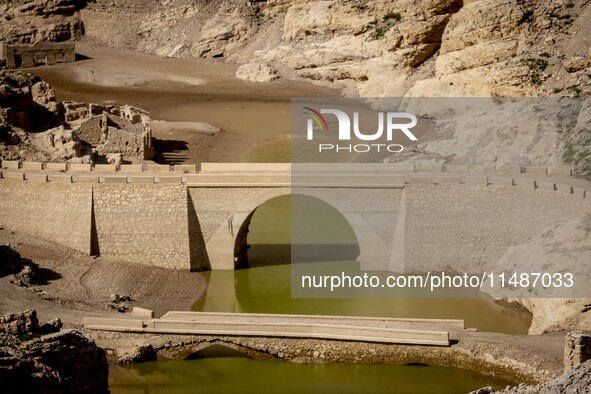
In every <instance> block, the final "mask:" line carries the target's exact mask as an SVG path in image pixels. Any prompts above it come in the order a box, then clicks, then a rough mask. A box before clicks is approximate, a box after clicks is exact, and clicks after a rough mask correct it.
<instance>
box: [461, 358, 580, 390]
mask: <svg viewBox="0 0 591 394" xmlns="http://www.w3.org/2000/svg"><path fill="white" fill-rule="evenodd" d="M589 387H591V361H588V362H586V363H584V364H580V365H579V366H578V367H576V368H575V369H573V370H572V371H569V372H566V373H565V374H564V375H562V376H560V377H558V378H556V379H554V380H551V381H549V382H548V383H544V384H540V385H538V386H528V385H526V384H521V385H519V386H518V387H508V388H506V389H505V390H501V391H496V390H494V389H493V388H491V387H486V388H482V389H480V390H476V391H473V392H471V393H470V394H492V393H497V394H565V393H568V394H570V393H572V394H575V393H588V392H589Z"/></svg>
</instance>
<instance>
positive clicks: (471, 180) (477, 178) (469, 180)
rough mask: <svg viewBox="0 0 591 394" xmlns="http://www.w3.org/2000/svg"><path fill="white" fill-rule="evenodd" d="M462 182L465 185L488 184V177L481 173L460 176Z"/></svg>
mask: <svg viewBox="0 0 591 394" xmlns="http://www.w3.org/2000/svg"><path fill="white" fill-rule="evenodd" d="M461 181H462V183H465V184H466V185H482V186H488V177H486V176H482V175H467V176H463V177H462V178H461Z"/></svg>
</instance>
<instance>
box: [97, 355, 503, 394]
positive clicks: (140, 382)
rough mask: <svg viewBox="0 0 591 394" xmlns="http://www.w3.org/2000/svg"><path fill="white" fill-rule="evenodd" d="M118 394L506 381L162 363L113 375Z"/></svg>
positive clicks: (343, 367)
mask: <svg viewBox="0 0 591 394" xmlns="http://www.w3.org/2000/svg"><path fill="white" fill-rule="evenodd" d="M109 380H110V384H109V388H110V389H111V393H113V394H136V393H143V394H147V393H149V394H160V393H172V394H181V393H216V394H220V393H261V394H264V393H285V394H290V393H293V394H301V393H310V394H313V393H319V394H320V393H322V394H326V393H339V394H347V393H360V394H371V393H404V394H415V393H416V394H428V393H438V394H456V393H468V392H470V391H471V390H474V389H477V388H480V387H483V386H493V387H495V388H503V387H505V386H506V385H507V382H506V381H503V380H500V379H496V378H493V377H490V376H486V375H482V374H479V373H477V372H471V371H466V370H462V369H457V368H439V367H425V366H396V365H376V364H294V363H290V362H287V361H254V360H249V359H245V358H206V359H197V360H186V361H158V362H149V363H144V364H137V365H133V366H128V367H121V366H114V367H112V368H111V370H110V379H109Z"/></svg>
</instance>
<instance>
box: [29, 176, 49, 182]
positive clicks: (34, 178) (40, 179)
mask: <svg viewBox="0 0 591 394" xmlns="http://www.w3.org/2000/svg"><path fill="white" fill-rule="evenodd" d="M25 178H26V179H27V181H30V182H47V174H26V175H25Z"/></svg>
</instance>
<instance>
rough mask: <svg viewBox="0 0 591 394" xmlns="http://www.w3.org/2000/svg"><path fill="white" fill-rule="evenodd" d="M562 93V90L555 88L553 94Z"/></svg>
mask: <svg viewBox="0 0 591 394" xmlns="http://www.w3.org/2000/svg"><path fill="white" fill-rule="evenodd" d="M560 92H562V88H554V89H552V93H560Z"/></svg>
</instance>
